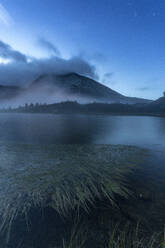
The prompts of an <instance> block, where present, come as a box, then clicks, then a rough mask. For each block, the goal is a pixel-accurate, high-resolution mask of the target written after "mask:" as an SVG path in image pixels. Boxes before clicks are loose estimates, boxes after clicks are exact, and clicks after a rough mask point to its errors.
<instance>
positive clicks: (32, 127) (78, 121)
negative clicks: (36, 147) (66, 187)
mask: <svg viewBox="0 0 165 248" xmlns="http://www.w3.org/2000/svg"><path fill="white" fill-rule="evenodd" d="M0 137H1V138H0V139H1V142H2V143H4V142H14V143H27V144H126V145H137V146H143V147H149V148H153V149H161V150H162V149H164V148H165V118H161V117H144V116H104V115H92V116H89V115H52V114H0Z"/></svg>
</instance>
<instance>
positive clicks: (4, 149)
mask: <svg viewBox="0 0 165 248" xmlns="http://www.w3.org/2000/svg"><path fill="white" fill-rule="evenodd" d="M0 156H1V166H0V172H1V176H0V215H1V221H0V233H2V234H3V233H7V242H9V240H10V233H11V230H12V226H13V224H14V223H15V222H16V221H17V220H18V219H19V218H24V219H25V220H26V225H27V228H28V227H29V226H30V224H29V222H30V219H29V212H30V210H31V209H33V208H38V209H44V208H46V207H51V208H53V209H54V210H55V211H56V212H58V213H59V215H60V216H64V217H65V218H67V217H68V216H69V215H70V213H71V212H72V211H75V212H76V213H77V214H78V213H79V211H80V210H84V211H85V212H86V213H90V210H91V206H94V205H95V203H96V199H97V200H100V201H101V200H102V199H105V198H106V199H107V200H108V201H109V204H110V205H115V206H117V205H118V204H117V201H116V198H115V195H120V196H121V197H125V198H126V197H128V196H129V195H130V194H131V190H129V189H128V187H127V185H126V184H125V183H124V178H125V176H126V175H127V173H129V172H130V171H132V170H133V169H134V168H135V167H136V166H137V165H138V164H140V163H141V162H142V161H143V160H145V159H146V157H147V156H148V152H147V151H146V150H143V149H140V148H136V147H132V146H111V145H51V146H33V145H32V146H31V145H14V144H8V145H6V146H4V145H0ZM64 245H65V244H64ZM71 247H72V243H71V244H70V246H69V248H71ZM119 247H120V246H119ZM77 248H78V247H77Z"/></svg>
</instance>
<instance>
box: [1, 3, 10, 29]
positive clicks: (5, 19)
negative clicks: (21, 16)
mask: <svg viewBox="0 0 165 248" xmlns="http://www.w3.org/2000/svg"><path fill="white" fill-rule="evenodd" d="M12 22H13V20H12V18H11V16H10V15H9V13H8V11H7V10H6V9H5V7H4V6H3V5H2V4H1V3H0V23H1V24H3V25H5V26H9V25H10V24H11V23H12Z"/></svg>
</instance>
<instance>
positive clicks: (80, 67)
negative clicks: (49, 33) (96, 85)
mask: <svg viewBox="0 0 165 248" xmlns="http://www.w3.org/2000/svg"><path fill="white" fill-rule="evenodd" d="M0 57H3V58H5V59H10V63H7V64H6V63H1V64H0V84H3V85H22V86H26V85H27V84H28V83H30V82H31V81H32V80H34V79H35V78H36V77H38V76H40V75H42V74H47V73H54V74H66V73H71V72H75V73H78V74H81V75H85V76H89V77H91V78H96V77H97V75H96V68H95V66H93V65H91V64H90V63H89V62H88V61H86V60H85V59H84V58H82V57H80V56H74V57H71V58H69V59H63V58H61V57H60V56H58V57H57V56H51V57H49V58H43V59H36V58H29V57H27V56H26V55H25V54H22V53H21V52H19V51H16V50H14V49H13V48H12V47H11V46H9V45H8V44H6V43H4V42H2V41H0Z"/></svg>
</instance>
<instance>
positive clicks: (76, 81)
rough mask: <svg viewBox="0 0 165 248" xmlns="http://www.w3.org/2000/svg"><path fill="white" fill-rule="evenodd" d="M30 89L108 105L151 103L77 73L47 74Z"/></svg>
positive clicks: (38, 79) (39, 78)
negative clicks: (121, 92)
mask: <svg viewBox="0 0 165 248" xmlns="http://www.w3.org/2000/svg"><path fill="white" fill-rule="evenodd" d="M30 89H31V90H33V91H35V90H40V89H44V90H47V91H52V89H54V93H57V94H58V93H64V95H67V96H70V97H71V98H70V100H71V99H72V98H73V100H82V99H85V100H89V101H96V102H108V103H129V104H134V103H149V102H150V101H149V100H146V99H141V98H136V97H126V96H124V95H122V94H120V93H118V92H116V91H114V90H112V89H110V88H108V87H107V86H105V85H103V84H101V83H99V82H97V81H95V80H93V79H91V78H88V77H85V76H81V75H78V74H76V73H69V74H65V75H55V74H45V75H42V76H40V77H38V78H37V79H36V80H35V81H34V82H33V83H32V84H31V85H30Z"/></svg>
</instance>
